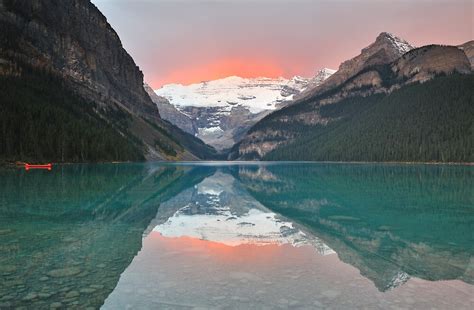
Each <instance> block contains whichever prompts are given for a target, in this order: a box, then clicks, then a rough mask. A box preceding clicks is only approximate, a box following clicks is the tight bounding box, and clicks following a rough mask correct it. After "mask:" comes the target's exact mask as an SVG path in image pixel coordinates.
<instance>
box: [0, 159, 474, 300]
mask: <svg viewBox="0 0 474 310" xmlns="http://www.w3.org/2000/svg"><path fill="white" fill-rule="evenodd" d="M0 277H1V281H0V309H10V308H16V307H26V308H27V309H50V308H78V309H85V308H90V309H97V308H101V307H102V308H104V309H193V308H200V309H279V308H281V309H287V308H295V309H316V308H321V309H327V308H333V309H354V308H369V309H377V308H380V309H391V308H393V309H400V308H419V309H431V308H434V309H472V308H473V305H474V285H473V284H474V167H469V166H447V165H395V164H390V165H389V164H386V165H384V164H323V163H318V164H316V163H258V164H255V163H254V164H244V163H230V164H228V163H196V164H193V163H177V164H161V163H146V164H97V165H64V166H55V167H53V170H52V171H40V170H32V171H28V172H27V171H24V170H21V169H3V170H0Z"/></svg>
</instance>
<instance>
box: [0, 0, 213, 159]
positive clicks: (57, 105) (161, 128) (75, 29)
mask: <svg viewBox="0 0 474 310" xmlns="http://www.w3.org/2000/svg"><path fill="white" fill-rule="evenodd" d="M0 26H1V29H2V31H1V32H0V79H1V84H3V85H5V86H4V87H5V89H0V93H1V94H2V96H1V97H2V102H1V106H2V114H3V115H8V117H9V118H5V119H1V122H2V124H5V126H4V127H3V128H4V129H3V130H2V134H0V145H1V146H0V158H2V159H3V158H4V159H9V160H37V161H41V160H47V161H62V162H64V161H68V162H72V161H74V162H77V161H80V162H87V161H100V160H103V161H110V160H137V159H143V158H146V159H185V160H191V159H197V158H207V157H208V155H209V156H210V155H212V153H213V149H212V148H211V147H207V146H205V145H204V143H203V142H202V141H200V140H199V139H196V138H194V137H193V136H192V135H189V134H186V133H185V132H183V131H182V130H180V129H179V128H177V127H175V126H173V125H171V124H170V123H168V122H166V121H163V120H162V119H161V117H160V114H159V111H158V109H157V107H156V105H155V104H154V103H153V102H152V100H151V99H150V97H149V96H148V94H147V93H146V91H145V89H144V87H143V73H142V72H141V71H140V69H139V68H138V66H137V65H136V64H135V62H134V61H133V59H132V57H131V56H130V55H129V54H128V53H127V51H125V49H124V48H123V46H122V43H121V41H120V38H119V37H118V35H117V33H116V32H115V31H114V30H113V29H112V27H111V26H110V25H109V23H108V22H107V19H106V18H105V16H103V15H102V13H101V12H100V11H99V10H98V9H97V8H96V7H95V5H93V4H92V3H91V2H90V1H89V0H87V1H83V0H65V1H54V0H34V1H30V0H1V1H0ZM24 84H26V85H24ZM63 93H65V95H64V97H66V99H65V98H63V96H61V95H62V94H63ZM70 98H76V100H75V101H72V100H71V99H70ZM71 101H72V102H71ZM36 110H39V111H36ZM42 111H43V112H42ZM42 113H44V114H46V116H44V118H47V119H48V123H47V124H43V123H42V122H41V120H42V118H43V115H42ZM20 119H21V120H27V121H25V122H26V123H27V126H19V125H18V121H19V120H20ZM73 122H75V123H76V124H74V126H71V127H72V128H65V127H67V125H68V124H69V123H73ZM30 127H31V128H30ZM79 127H84V128H80V129H77V128H79ZM104 131H105V132H104ZM61 134H63V135H64V136H67V138H66V137H58V136H60V135H61ZM41 136H42V137H43V138H42V139H39V137H41ZM52 136H54V140H53V138H49V137H52ZM72 136H74V138H72ZM45 137H46V138H45ZM97 137H102V138H103V139H104V140H106V141H99V142H98V143H97V144H98V146H95V145H94V143H95V142H96V141H91V140H94V138H95V139H96V140H97ZM47 139H49V140H51V141H49V140H47ZM60 139H63V140H64V141H63V142H62V143H55V141H58V140H60ZM68 139H69V140H68ZM19 140H21V141H23V143H24V144H26V143H25V141H27V142H28V144H32V143H33V141H37V143H36V145H35V147H34V149H32V150H28V149H27V147H26V146H25V145H22V144H21V143H22V142H20V141H19ZM106 144H110V145H111V146H108V147H107V148H106V150H105V151H104V150H102V149H100V148H101V146H102V145H106ZM114 145H125V146H128V149H117V148H116V147H115V148H114V147H113V146H114ZM72 150H74V151H72ZM48 152H52V154H48ZM124 154H125V155H124Z"/></svg>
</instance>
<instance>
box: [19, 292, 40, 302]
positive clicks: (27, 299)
mask: <svg viewBox="0 0 474 310" xmlns="http://www.w3.org/2000/svg"><path fill="white" fill-rule="evenodd" d="M35 298H38V294H36V293H34V292H32V293H28V295H26V296H25V297H23V300H25V301H29V300H33V299H35Z"/></svg>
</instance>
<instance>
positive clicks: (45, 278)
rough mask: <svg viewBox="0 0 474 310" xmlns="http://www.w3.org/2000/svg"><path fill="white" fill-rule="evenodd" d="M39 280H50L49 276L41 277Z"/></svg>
mask: <svg viewBox="0 0 474 310" xmlns="http://www.w3.org/2000/svg"><path fill="white" fill-rule="evenodd" d="M39 280H40V281H43V282H44V281H48V280H49V278H48V277H47V276H44V277H41V278H40V279H39Z"/></svg>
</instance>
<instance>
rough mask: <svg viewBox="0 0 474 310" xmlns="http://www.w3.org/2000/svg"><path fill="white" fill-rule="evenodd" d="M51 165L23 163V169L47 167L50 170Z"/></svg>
mask: <svg viewBox="0 0 474 310" xmlns="http://www.w3.org/2000/svg"><path fill="white" fill-rule="evenodd" d="M52 167H53V165H52V164H51V163H49V164H44V165H32V164H25V170H30V169H47V170H51V169H52Z"/></svg>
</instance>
